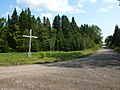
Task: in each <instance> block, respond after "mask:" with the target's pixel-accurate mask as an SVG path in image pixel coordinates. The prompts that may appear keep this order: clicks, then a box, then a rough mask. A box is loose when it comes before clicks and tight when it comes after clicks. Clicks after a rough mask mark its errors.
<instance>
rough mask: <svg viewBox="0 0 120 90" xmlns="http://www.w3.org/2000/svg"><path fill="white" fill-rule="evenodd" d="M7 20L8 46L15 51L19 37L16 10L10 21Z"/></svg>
mask: <svg viewBox="0 0 120 90" xmlns="http://www.w3.org/2000/svg"><path fill="white" fill-rule="evenodd" d="M8 19H9V26H8V28H9V35H8V44H9V46H10V47H11V49H12V50H16V49H17V48H18V46H17V44H18V37H19V33H20V32H19V19H18V15H17V10H16V8H15V9H14V11H13V14H12V16H11V19H10V18H8Z"/></svg>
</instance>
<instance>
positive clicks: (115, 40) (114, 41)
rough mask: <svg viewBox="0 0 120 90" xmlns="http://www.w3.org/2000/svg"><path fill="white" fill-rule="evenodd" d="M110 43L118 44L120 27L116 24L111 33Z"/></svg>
mask: <svg viewBox="0 0 120 90" xmlns="http://www.w3.org/2000/svg"><path fill="white" fill-rule="evenodd" d="M112 45H114V46H120V29H119V27H118V25H116V26H115V31H114V34H113V39H112Z"/></svg>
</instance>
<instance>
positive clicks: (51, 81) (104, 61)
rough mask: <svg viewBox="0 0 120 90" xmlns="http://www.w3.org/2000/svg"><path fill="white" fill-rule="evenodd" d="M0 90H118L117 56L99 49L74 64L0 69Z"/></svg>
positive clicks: (118, 58)
mask: <svg viewBox="0 0 120 90" xmlns="http://www.w3.org/2000/svg"><path fill="white" fill-rule="evenodd" d="M0 90H120V54H118V53H116V52H114V51H112V50H110V49H101V50H99V51H98V52H96V53H95V54H92V55H90V56H87V57H85V58H80V59H77V60H70V61H64V62H56V63H49V64H36V65H35V64H34V65H21V66H9V67H0Z"/></svg>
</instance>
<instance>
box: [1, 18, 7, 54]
mask: <svg viewBox="0 0 120 90" xmlns="http://www.w3.org/2000/svg"><path fill="white" fill-rule="evenodd" d="M5 23H6V21H5V19H4V18H0V52H2V53H4V52H7V51H8V48H9V47H8V42H7V36H6V31H5V27H4V24H5Z"/></svg>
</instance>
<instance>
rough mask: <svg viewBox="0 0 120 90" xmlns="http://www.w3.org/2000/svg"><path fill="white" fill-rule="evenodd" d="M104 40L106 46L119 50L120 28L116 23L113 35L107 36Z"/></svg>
mask: <svg viewBox="0 0 120 90" xmlns="http://www.w3.org/2000/svg"><path fill="white" fill-rule="evenodd" d="M105 42H106V44H107V46H108V47H110V48H113V49H116V50H118V51H120V28H119V26H118V25H116V26H115V29H114V33H113V35H110V36H108V37H107V38H106V39H105Z"/></svg>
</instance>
